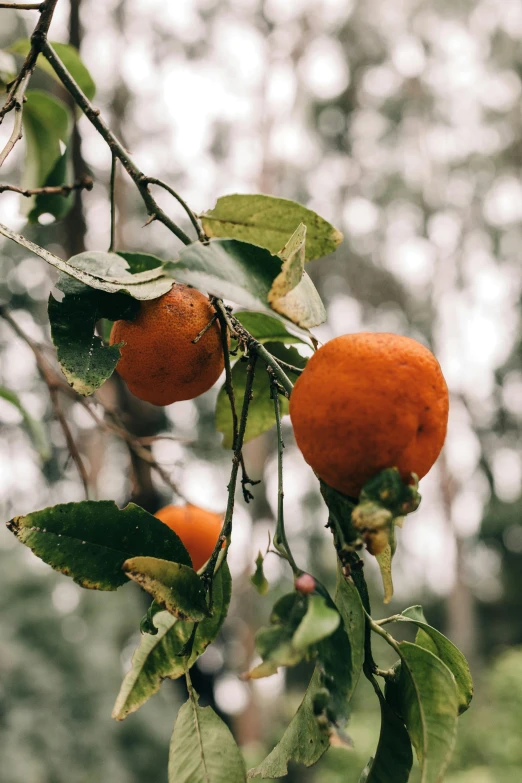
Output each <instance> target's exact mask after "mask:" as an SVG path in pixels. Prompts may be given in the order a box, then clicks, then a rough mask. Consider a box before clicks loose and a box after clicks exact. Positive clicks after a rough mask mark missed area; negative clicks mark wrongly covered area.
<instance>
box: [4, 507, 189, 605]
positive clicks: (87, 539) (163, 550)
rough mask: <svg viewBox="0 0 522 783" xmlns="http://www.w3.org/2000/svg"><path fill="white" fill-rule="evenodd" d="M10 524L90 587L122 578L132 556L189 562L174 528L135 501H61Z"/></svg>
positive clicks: (107, 586)
mask: <svg viewBox="0 0 522 783" xmlns="http://www.w3.org/2000/svg"><path fill="white" fill-rule="evenodd" d="M8 527H9V529H10V530H11V532H13V533H14V534H15V536H16V537H17V538H18V540H19V541H21V542H22V544H25V545H26V546H28V547H29V549H31V550H32V551H33V552H34V554H35V555H37V557H39V558H40V559H41V560H43V561H44V562H45V563H47V564H48V565H50V566H51V567H52V568H54V569H55V570H56V571H61V573H62V574H65V575H66V576H70V577H72V578H73V579H74V581H75V582H78V584H79V585H81V586H82V587H86V588H89V589H92V590H116V589H117V588H118V587H120V586H121V585H123V584H125V583H126V582H127V581H128V580H127V576H126V574H125V572H124V571H123V570H122V566H123V564H124V562H125V561H126V560H128V559H129V558H132V557H135V556H140V555H143V556H149V557H158V556H160V555H161V556H163V557H169V558H170V559H171V560H172V561H173V562H175V563H181V564H183V565H186V566H190V565H191V562H190V557H189V555H188V553H187V551H186V549H185V547H184V546H183V544H182V543H181V541H180V540H179V538H178V537H177V535H176V534H175V533H174V531H172V530H171V529H170V528H169V527H167V526H166V525H164V524H163V523H162V522H160V521H159V519H156V517H154V516H152V514H149V513H148V512H147V511H144V510H143V509H142V508H140V507H139V506H136V505H135V504H134V503H129V505H128V506H126V507H125V508H124V509H121V510H120V509H119V508H118V507H117V505H116V504H115V503H114V502H113V501H111V500H100V501H93V500H85V501H83V502H81V503H64V504H61V505H58V506H53V507H51V508H46V509H43V510H42V511H35V512H33V513H32V514H26V515H25V516H20V517H15V518H14V519H12V520H11V521H10V522H8Z"/></svg>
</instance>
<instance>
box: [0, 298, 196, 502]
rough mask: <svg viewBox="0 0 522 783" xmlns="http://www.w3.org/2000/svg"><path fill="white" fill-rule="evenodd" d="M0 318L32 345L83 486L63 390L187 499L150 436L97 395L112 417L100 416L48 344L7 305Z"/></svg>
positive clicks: (83, 469) (80, 461) (104, 428)
mask: <svg viewBox="0 0 522 783" xmlns="http://www.w3.org/2000/svg"><path fill="white" fill-rule="evenodd" d="M0 318H3V319H4V320H5V321H6V322H7V323H8V324H9V325H10V327H11V328H12V329H13V331H14V332H15V333H16V334H17V335H18V337H19V338H20V339H21V340H23V341H24V342H25V343H26V345H28V346H29V348H30V349H31V351H32V352H33V354H34V357H35V359H36V364H37V367H38V371H39V373H40V375H41V377H42V379H43V381H44V382H45V384H46V386H47V388H48V389H49V396H50V399H51V403H52V406H53V413H54V415H55V418H56V419H57V420H58V421H59V423H60V426H61V427H62V430H63V431H64V436H65V439H66V441H67V446H68V448H69V450H70V453H71V457H72V459H73V460H74V462H75V464H76V466H77V468H78V472H79V474H80V476H81V478H82V483H83V484H84V487H85V483H86V476H87V473H86V471H85V468H84V467H83V462H82V458H81V455H80V454H79V452H78V449H77V447H76V445H75V443H74V439H73V438H72V435H71V433H70V429H69V426H68V424H67V421H66V420H65V417H64V415H63V413H62V411H61V406H60V399H59V396H58V393H60V394H64V395H65V396H66V397H69V399H71V400H72V401H74V402H77V403H79V404H80V405H81V406H82V407H83V408H85V410H86V411H87V413H88V414H89V416H90V417H91V418H92V420H93V421H94V422H95V424H96V425H97V427H98V428H99V429H101V430H103V431H105V432H108V433H111V434H113V435H116V436H117V437H119V438H121V439H122V440H123V441H125V443H127V445H128V447H129V449H130V450H131V451H133V453H134V454H136V456H137V457H138V458H139V459H141V460H142V461H143V462H146V463H148V464H149V465H150V466H151V468H152V470H154V472H155V473H157V474H158V476H159V477H160V478H161V480H162V481H163V482H164V483H165V484H166V485H167V486H168V487H170V489H171V490H172V491H173V492H174V493H175V494H176V495H178V496H179V497H180V498H182V499H183V500H185V498H184V496H183V494H182V493H181V492H180V490H179V488H178V486H177V485H176V484H175V482H174V481H173V480H172V479H171V477H170V475H169V474H168V472H167V471H166V470H165V468H164V467H163V466H162V465H160V464H159V462H157V460H156V459H154V456H153V455H152V452H151V451H150V449H149V448H147V446H148V445H150V443H151V440H152V439H151V438H147V437H143V438H140V437H138V436H136V435H133V434H132V433H131V432H129V430H128V429H127V428H126V427H125V426H124V424H123V422H122V421H121V420H120V418H119V416H118V414H117V413H116V412H115V411H114V410H113V409H112V408H111V407H110V406H108V405H106V404H105V403H104V402H103V401H102V400H101V399H99V398H98V397H96V398H95V401H96V402H97V403H98V404H99V405H101V407H102V408H103V410H104V412H105V414H106V415H107V417H108V418H109V421H107V420H105V419H103V418H101V416H99V414H98V413H97V411H96V410H95V408H94V406H93V404H92V402H91V399H90V398H87V397H83V396H82V395H81V394H78V393H77V392H75V391H74V389H72V388H71V387H70V386H69V384H68V383H67V382H66V381H65V380H64V379H63V378H62V377H61V376H60V375H59V374H58V373H57V372H56V371H55V370H54V369H52V367H51V366H50V365H49V363H48V361H47V359H46V358H45V356H44V348H45V347H47V346H40V345H39V344H38V343H36V342H35V341H34V340H33V339H32V338H31V337H29V335H28V334H26V333H25V332H24V330H23V329H22V328H21V327H20V326H19V325H18V323H17V322H16V321H15V319H14V318H13V317H12V315H11V314H10V312H9V311H8V310H7V308H6V307H3V306H0ZM64 425H65V427H64ZM66 429H67V432H66ZM163 437H167V436H163ZM155 440H159V436H156V438H155Z"/></svg>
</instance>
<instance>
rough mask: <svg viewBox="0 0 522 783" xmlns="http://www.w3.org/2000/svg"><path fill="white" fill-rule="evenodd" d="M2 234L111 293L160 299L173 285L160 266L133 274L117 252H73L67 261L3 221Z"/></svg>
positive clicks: (48, 261) (0, 229) (63, 269)
mask: <svg viewBox="0 0 522 783" xmlns="http://www.w3.org/2000/svg"><path fill="white" fill-rule="evenodd" d="M0 234H3V236H5V237H7V238H8V239H12V240H13V242H16V243H17V244H18V245H21V247H24V248H25V249H26V250H29V251H30V252H31V253H34V254H35V255H37V256H39V257H40V258H43V260H44V261H46V262H47V263H48V264H50V265H51V266H54V268H55V269H57V270H58V271H59V272H63V273H64V274H66V275H69V276H70V277H73V278H74V279H75V280H77V281H78V282H80V283H83V284H84V285H87V286H90V287H91V288H96V289H98V290H100V291H106V292H107V293H109V294H114V293H118V292H125V293H127V294H129V295H130V296H132V297H133V298H134V299H140V300H142V299H157V297H159V296H162V295H163V294H165V293H166V292H167V291H170V289H171V288H172V285H173V281H172V280H171V279H170V278H167V277H165V275H164V272H163V269H161V268H158V269H151V270H148V271H146V272H140V273H139V274H136V275H132V274H131V273H130V272H129V271H128V265H127V262H126V261H125V259H122V257H121V256H119V255H118V254H116V253H104V252H102V251H101V250H91V251H89V252H87V253H80V254H79V255H77V256H72V258H70V259H69V261H64V260H63V259H62V258H60V257H59V256H55V255H54V253H50V252H49V251H48V250H45V249H44V248H43V247H40V246H39V245H36V244H35V243H34V242H31V241H30V240H29V239H26V238H25V237H23V236H22V235H21V234H17V233H16V232H15V231H12V230H11V229H10V228H8V227H7V226H4V225H2V224H1V223H0ZM62 290H63V289H62Z"/></svg>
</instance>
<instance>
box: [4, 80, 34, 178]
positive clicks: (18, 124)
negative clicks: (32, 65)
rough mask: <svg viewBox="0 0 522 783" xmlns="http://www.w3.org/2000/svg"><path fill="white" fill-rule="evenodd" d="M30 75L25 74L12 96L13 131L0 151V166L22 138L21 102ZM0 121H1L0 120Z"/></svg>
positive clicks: (23, 98)
mask: <svg viewBox="0 0 522 783" xmlns="http://www.w3.org/2000/svg"><path fill="white" fill-rule="evenodd" d="M30 76H31V75H30V74H27V75H26V76H25V78H24V80H23V81H22V82H21V83H20V84H19V85H18V87H17V89H16V92H15V94H14V98H13V101H14V103H13V108H14V122H13V129H12V131H11V135H10V136H9V138H8V139H7V142H6V144H5V146H4V148H3V150H1V151H0V166H2V165H3V164H4V161H5V160H6V158H7V156H8V155H9V153H10V152H12V150H13V148H14V146H15V144H16V142H17V141H20V139H21V138H22V136H23V132H22V119H23V102H24V100H25V89H26V87H27V83H28V81H29V79H30ZM0 121H1V120H0Z"/></svg>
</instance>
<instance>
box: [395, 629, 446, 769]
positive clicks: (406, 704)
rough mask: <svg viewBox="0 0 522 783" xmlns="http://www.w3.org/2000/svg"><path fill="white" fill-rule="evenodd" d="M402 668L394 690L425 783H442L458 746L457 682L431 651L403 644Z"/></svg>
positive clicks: (414, 645)
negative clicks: (454, 750)
mask: <svg viewBox="0 0 522 783" xmlns="http://www.w3.org/2000/svg"><path fill="white" fill-rule="evenodd" d="M399 651H400V656H401V665H400V669H399V676H398V680H397V682H396V683H394V684H393V686H390V696H391V701H392V706H393V707H395V706H397V708H398V709H399V711H400V714H401V716H402V718H403V719H404V723H405V724H406V728H407V729H408V734H409V736H410V740H411V742H412V745H413V746H414V748H415V751H416V753H417V758H418V760H419V764H420V766H421V783H440V781H442V779H443V777H444V773H445V772H446V769H447V767H448V764H449V761H450V758H451V754H452V752H453V748H454V745H455V739H456V732H457V717H458V712H459V704H458V697H457V689H456V685H455V679H454V677H453V675H452V674H451V672H450V670H449V669H448V667H447V666H446V665H445V664H444V663H443V662H442V661H441V660H440V659H439V658H437V657H436V656H435V655H433V653H431V652H429V650H425V649H424V648H422V647H418V646H417V645H416V644H411V643H410V642H401V643H400V644H399Z"/></svg>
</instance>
